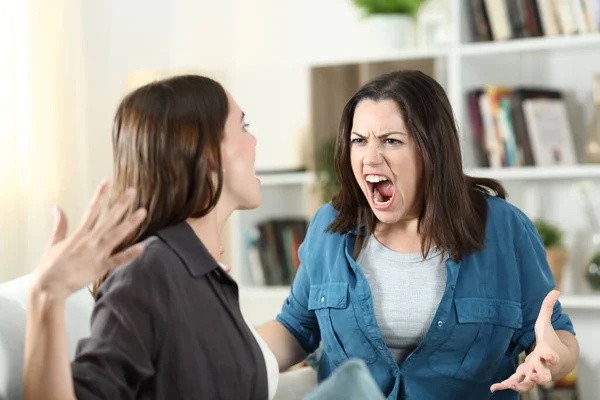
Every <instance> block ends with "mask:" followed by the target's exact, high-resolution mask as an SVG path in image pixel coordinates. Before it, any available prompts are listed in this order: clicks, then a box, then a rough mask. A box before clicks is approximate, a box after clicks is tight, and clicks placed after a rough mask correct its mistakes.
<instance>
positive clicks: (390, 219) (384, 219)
mask: <svg viewBox="0 0 600 400" xmlns="http://www.w3.org/2000/svg"><path fill="white" fill-rule="evenodd" d="M371 211H373V214H375V218H377V221H378V222H381V223H382V224H386V225H393V224H395V223H397V222H398V221H400V220H401V219H402V218H401V217H402V213H401V212H395V211H393V210H389V211H380V210H376V209H374V208H373V207H371Z"/></svg>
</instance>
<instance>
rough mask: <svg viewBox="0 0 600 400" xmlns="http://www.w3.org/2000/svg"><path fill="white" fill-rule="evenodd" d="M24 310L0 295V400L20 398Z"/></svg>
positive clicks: (17, 303) (16, 303) (18, 304)
mask: <svg viewBox="0 0 600 400" xmlns="http://www.w3.org/2000/svg"><path fill="white" fill-rule="evenodd" d="M25 318H26V315H25V309H24V308H23V306H22V305H21V304H20V303H19V302H17V301H16V300H14V299H11V298H8V297H6V296H4V295H2V294H0V399H6V400H20V399H21V398H22V391H21V390H22V388H21V386H22V380H23V372H22V371H23V351H24V346H25V340H24V339H25Z"/></svg>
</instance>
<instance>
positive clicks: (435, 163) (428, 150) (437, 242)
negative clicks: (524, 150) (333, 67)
mask: <svg viewBox="0 0 600 400" xmlns="http://www.w3.org/2000/svg"><path fill="white" fill-rule="evenodd" d="M364 99H371V100H375V101H378V100H393V101H394V102H395V103H396V104H397V105H398V108H399V110H400V112H401V113H402V117H403V118H404V121H405V123H406V126H407V128H408V131H409V132H408V133H409V135H410V136H411V138H412V140H414V141H415V144H416V146H417V148H418V150H419V153H420V155H421V157H422V161H423V177H422V179H423V181H422V188H423V189H422V190H423V193H422V204H421V209H420V213H419V223H418V230H419V233H420V235H421V249H422V252H423V255H424V256H426V255H427V253H428V251H429V249H430V248H431V247H433V246H440V247H441V248H442V250H443V251H446V252H448V253H447V254H449V255H450V257H451V258H453V259H454V260H456V261H458V260H460V258H461V255H462V254H472V253H473V252H475V251H477V250H479V249H481V248H482V247H483V244H484V238H485V224H486V219H487V202H486V200H485V196H484V193H487V194H490V195H491V194H495V195H496V196H499V197H501V198H506V191H505V190H504V188H503V187H502V185H501V184H500V183H499V182H497V181H495V180H492V179H485V178H474V177H469V176H466V175H465V174H464V173H463V165H462V157H461V152H460V143H459V137H458V131H457V128H456V124H455V119H454V115H453V112H452V107H451V105H450V101H449V100H448V97H447V96H446V93H445V92H444V89H443V88H442V87H441V86H440V85H439V84H438V83H437V82H436V81H435V80H434V79H432V78H431V77H429V76H427V75H426V74H424V73H422V72H420V71H411V70H402V71H395V72H392V73H388V74H385V75H382V76H380V77H378V78H376V79H374V80H373V81H371V82H369V83H367V84H366V85H364V86H363V87H362V88H361V89H359V90H358V92H356V93H355V94H354V96H353V97H352V98H351V99H350V100H349V101H348V103H347V104H346V106H345V108H344V111H343V113H342V119H341V123H340V129H339V132H338V136H337V140H336V147H335V167H336V173H337V177H338V179H339V181H340V185H341V188H340V190H339V192H338V193H337V194H336V195H335V196H334V198H333V202H332V204H333V207H334V208H335V209H336V210H337V211H338V215H337V217H336V219H335V220H334V221H333V222H332V223H331V225H330V226H329V228H328V229H329V231H333V232H340V233H345V232H348V231H350V230H352V229H354V228H358V229H363V233H364V235H360V234H359V235H357V242H356V245H355V249H354V256H355V257H356V256H357V255H358V252H359V251H360V247H361V243H362V241H363V237H366V236H368V235H370V234H371V233H372V232H373V230H374V229H375V225H376V223H377V221H376V217H375V214H374V213H373V211H372V210H371V207H370V206H369V203H368V201H367V199H366V198H365V196H364V194H363V192H362V191H361V189H360V187H359V185H358V183H357V182H356V179H355V177H354V174H353V172H352V167H351V164H350V134H351V132H352V121H353V119H354V110H355V109H356V106H357V104H358V103H359V102H360V101H362V100H364Z"/></svg>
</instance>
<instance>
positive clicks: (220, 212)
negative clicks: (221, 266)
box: [186, 201, 233, 261]
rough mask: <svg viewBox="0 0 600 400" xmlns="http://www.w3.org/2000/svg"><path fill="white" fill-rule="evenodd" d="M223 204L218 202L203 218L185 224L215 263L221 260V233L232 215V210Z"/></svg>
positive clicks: (191, 219)
mask: <svg viewBox="0 0 600 400" xmlns="http://www.w3.org/2000/svg"><path fill="white" fill-rule="evenodd" d="M222 203H223V202H221V201H220V202H219V204H217V206H216V207H215V208H214V209H213V210H212V211H211V212H209V213H208V214H206V215H205V216H204V217H200V218H188V219H187V221H186V222H187V223H188V224H189V225H190V227H191V228H192V230H193V231H194V233H196V235H197V236H198V238H199V239H200V240H201V241H202V243H203V244H204V246H205V247H206V249H207V250H208V252H209V253H210V254H211V255H212V256H213V258H214V259H215V260H217V261H220V259H221V251H220V248H221V240H220V238H221V233H222V232H223V227H224V226H225V223H226V222H227V219H228V218H229V216H230V215H231V214H232V213H233V209H231V208H230V207H225V206H224V205H223V204H222Z"/></svg>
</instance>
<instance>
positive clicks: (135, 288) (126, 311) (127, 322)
mask: <svg viewBox="0 0 600 400" xmlns="http://www.w3.org/2000/svg"><path fill="white" fill-rule="evenodd" d="M148 250H149V249H146V251H148ZM149 260H150V257H148V255H147V253H144V254H143V255H141V256H140V257H139V258H138V259H136V260H134V261H133V262H132V263H130V264H129V265H125V266H122V267H120V268H118V269H117V270H115V271H114V272H113V273H112V274H111V276H110V277H109V278H108V279H107V281H106V282H105V283H104V284H103V285H102V288H101V290H100V292H99V294H98V298H97V302H96V304H95V307H94V311H93V313H92V321H91V333H90V337H88V338H85V339H83V340H81V341H80V342H79V344H78V347H77V352H76V355H75V359H74V360H73V362H72V363H71V370H72V374H73V384H74V388H75V394H76V397H77V399H79V400H82V399H83V400H88V399H90V400H100V399H102V400H108V399H110V400H125V399H127V400H129V399H132V400H133V399H136V398H137V395H138V392H139V391H140V388H142V387H143V385H144V384H147V383H148V382H149V380H150V379H151V378H152V377H153V375H154V373H155V371H154V362H153V360H154V359H155V357H156V355H157V353H158V349H159V347H160V343H161V340H162V338H163V336H164V333H165V327H166V322H165V321H166V315H167V308H166V307H167V306H166V304H165V303H167V299H168V297H166V296H167V294H166V293H164V291H165V288H164V286H163V285H161V281H162V280H161V279H159V277H158V276H157V275H156V274H157V273H156V269H157V268H153V267H155V265H149V262H150V261H149ZM157 262H158V261H157V260H154V261H152V263H153V264H156V263H157ZM158 299H160V301H158Z"/></svg>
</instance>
